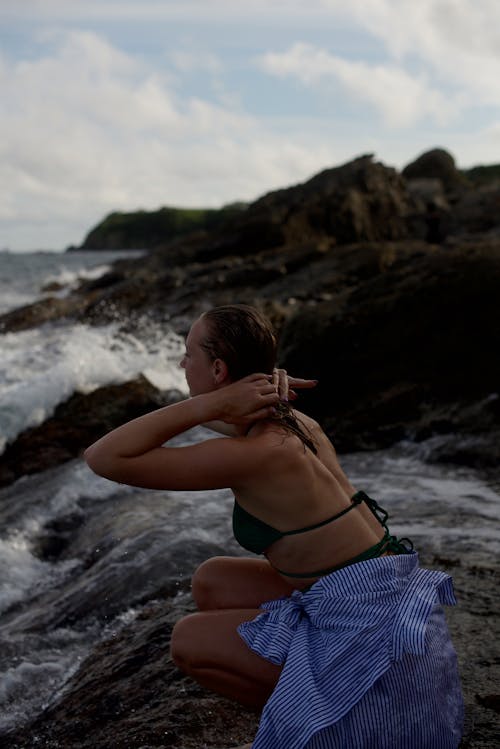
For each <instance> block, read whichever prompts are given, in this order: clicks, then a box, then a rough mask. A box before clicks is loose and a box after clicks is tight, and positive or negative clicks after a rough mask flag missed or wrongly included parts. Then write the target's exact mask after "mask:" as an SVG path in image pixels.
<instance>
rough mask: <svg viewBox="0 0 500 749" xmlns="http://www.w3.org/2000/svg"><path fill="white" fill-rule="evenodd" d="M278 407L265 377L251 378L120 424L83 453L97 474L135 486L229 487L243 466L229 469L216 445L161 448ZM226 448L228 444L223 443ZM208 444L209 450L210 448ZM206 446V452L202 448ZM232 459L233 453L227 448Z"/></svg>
mask: <svg viewBox="0 0 500 749" xmlns="http://www.w3.org/2000/svg"><path fill="white" fill-rule="evenodd" d="M277 402H278V395H277V393H276V390H275V388H274V386H273V384H272V382H270V380H269V377H268V376H266V375H262V374H255V375H250V376H249V377H245V378H244V379H242V380H239V381H238V382H235V383H233V384H231V385H227V386H225V387H222V388H220V389H218V390H213V391H211V392H209V393H203V394H202V395H197V396H194V397H193V398H188V399H187V400H184V401H180V402H179V403H174V404H172V405H170V406H165V407H164V408H160V409H157V410H156V411H153V412H151V413H149V414H146V415H144V416H141V417H139V418H137V419H134V420H133V421H130V422H128V423H126V424H123V425H122V426H121V427H118V428H117V429H114V430H113V431H112V432H109V434H106V435H105V436H104V437H102V438H101V439H99V440H98V441H97V442H95V443H94V444H93V445H91V446H90V447H89V448H87V450H86V451H85V460H86V461H87V464H88V465H89V467H90V468H91V469H92V470H93V471H94V472H95V473H97V474H99V475H101V476H104V477H105V478H109V479H111V480H113V481H118V482H120V483H126V484H131V485H133V486H144V487H150V488H165V489H168V488H170V489H176V488H177V489H196V488H210V487H213V488H217V487H221V486H230V485H231V482H232V480H233V479H234V476H235V471H236V473H237V471H238V466H239V465H240V463H241V461H239V462H237V464H236V465H235V466H234V467H231V465H230V459H229V458H230V457H231V456H230V455H229V452H228V445H227V444H226V445H225V446H224V448H223V452H222V453H220V450H219V453H217V452H216V450H217V448H220V445H215V443H219V442H220V440H208V441H207V442H206V443H202V444H201V445H192V446H189V447H182V448H169V447H164V444H165V443H167V442H168V441H169V440H171V439H172V437H175V436H177V435H179V434H182V432H185V431H187V430H188V429H191V428H192V427H194V426H197V425H200V424H204V423H207V422H211V421H222V422H224V423H228V424H233V425H245V424H250V423H252V422H253V421H256V420H258V419H261V418H266V417H268V416H269V415H270V414H271V413H272V408H273V405H274V404H276V403H277ZM223 442H225V443H227V442H228V441H227V440H223ZM209 443H211V444H209ZM204 445H206V446H207V447H206V448H205V449H200V448H203V446H204ZM231 450H232V453H233V456H232V458H233V459H234V458H236V456H235V455H234V450H235V449H234V448H231Z"/></svg>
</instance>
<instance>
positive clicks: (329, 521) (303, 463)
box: [233, 413, 384, 587]
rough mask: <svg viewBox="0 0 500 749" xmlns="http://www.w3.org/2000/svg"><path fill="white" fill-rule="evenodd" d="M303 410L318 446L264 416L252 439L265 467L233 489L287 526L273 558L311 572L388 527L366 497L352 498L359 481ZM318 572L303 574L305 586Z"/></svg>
mask: <svg viewBox="0 0 500 749" xmlns="http://www.w3.org/2000/svg"><path fill="white" fill-rule="evenodd" d="M297 417H298V419H299V423H301V424H302V426H303V427H304V428H305V431H306V432H307V433H308V434H310V435H311V437H312V438H313V440H314V446H315V448H316V451H317V452H316V454H315V453H314V452H312V451H311V450H310V449H309V448H307V447H306V446H305V445H304V443H303V441H302V440H301V439H300V438H299V437H298V436H297V435H296V434H293V433H290V432H289V431H286V430H285V429H284V428H283V427H281V426H279V425H277V424H276V423H275V422H259V423H257V424H256V425H255V426H254V427H253V428H252V429H251V430H250V432H249V433H248V435H247V436H246V438H245V439H246V441H247V445H248V449H249V454H250V455H251V454H252V453H253V452H254V451H257V453H258V455H259V465H260V470H259V471H258V472H255V474H254V475H252V476H251V477H250V479H249V481H248V482H247V483H246V485H245V486H243V487H238V488H233V491H234V494H235V499H236V502H237V504H238V507H239V508H243V511H246V513H248V514H249V515H250V516H253V517H254V518H257V519H258V521H262V523H264V524H266V525H267V526H271V528H274V529H276V530H277V531H281V532H283V533H285V534H286V535H283V536H282V537H278V538H277V539H276V540H275V541H274V542H273V543H272V544H271V545H270V546H269V548H267V549H266V550H265V554H266V556H267V558H268V559H269V561H270V562H271V564H272V565H273V566H275V567H276V568H277V569H279V570H286V571H290V572H293V573H297V574H300V575H304V574H306V573H308V572H313V571H315V570H323V569H325V568H331V567H335V566H338V565H341V564H343V563H344V562H346V561H348V560H349V559H351V558H353V557H355V556H357V555H358V554H360V553H362V552H364V551H366V550H367V549H369V548H370V547H372V546H374V545H375V544H377V543H378V542H379V541H380V540H381V539H382V538H383V536H384V528H383V527H382V526H381V524H380V522H379V521H378V519H377V518H376V517H375V515H374V513H373V512H372V511H371V510H370V508H369V507H368V506H367V505H366V504H365V503H364V502H360V503H359V504H356V505H355V506H353V504H352V498H353V496H354V495H355V494H356V489H355V487H353V486H352V484H351V483H350V482H349V480H348V479H347V477H346V476H345V474H344V472H343V471H342V469H341V467H340V465H339V462H338V459H337V455H336V452H335V449H334V447H333V445H332V444H331V442H330V441H329V440H328V438H327V437H326V435H325V434H324V432H323V431H322V430H321V428H320V427H319V425H318V424H317V422H315V421H314V420H313V419H311V418H309V417H306V416H304V415H303V414H298V413H297ZM250 460H252V458H251V457H250ZM240 515H241V513H240V512H238V516H240ZM339 515H340V517H337V516H339ZM245 517H246V518H248V515H247V514H245ZM249 519H250V520H251V518H249ZM310 526H313V527H312V528H311V527H310ZM263 530H265V529H263ZM236 531H237V528H236ZM297 531H299V532H297ZM276 535H277V534H276ZM270 537H271V538H272V537H273V534H272V533H271V534H270ZM317 577H318V575H314V574H313V575H311V577H304V578H301V579H300V582H298V587H305V586H306V585H309V584H310V583H311V581H312V580H315V579H317Z"/></svg>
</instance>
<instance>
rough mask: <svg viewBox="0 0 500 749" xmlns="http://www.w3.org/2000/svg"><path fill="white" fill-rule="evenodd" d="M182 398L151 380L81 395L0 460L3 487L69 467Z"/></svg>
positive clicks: (25, 435) (26, 434) (23, 437)
mask: <svg viewBox="0 0 500 749" xmlns="http://www.w3.org/2000/svg"><path fill="white" fill-rule="evenodd" d="M181 397H182V396H181V394H180V393H178V392H177V391H168V392H163V393H162V392H161V391H159V390H158V389H157V388H155V387H154V386H153V385H151V383H150V382H149V381H148V380H147V379H146V378H145V377H139V378H138V379H137V380H134V381H131V382H128V383H125V384H123V385H109V386H106V387H101V388H98V389H97V390H95V391H94V392H92V393H89V394H82V393H75V394H74V395H73V396H71V398H69V400H67V401H66V402H64V403H62V404H60V405H59V406H58V407H57V408H56V410H55V412H54V415H53V416H52V417H51V418H50V419H47V420H46V421H45V422H44V423H43V424H41V425H40V426H37V427H33V428H31V429H27V430H26V431H25V432H23V433H22V434H20V435H19V436H18V437H17V439H16V440H15V441H14V442H12V443H11V444H10V445H8V446H7V447H6V449H5V451H4V453H3V454H2V455H1V456H0V486H6V485H7V484H9V483H11V482H12V481H15V479H16V478H19V477H20V476H24V475H29V474H32V473H38V472H40V471H43V470H45V469H47V468H50V467H52V466H55V465H59V464H60V463H64V462H65V461H67V460H70V459H71V458H74V457H76V456H77V455H79V454H80V453H81V451H82V450H83V449H84V448H85V447H87V446H88V445H90V444H91V443H92V442H94V441H95V440H96V439H98V438H99V437H101V436H102V435H103V434H105V433H106V432H108V431H110V430H111V429H114V428H115V427H117V426H119V425H120V424H123V423H124V422H125V421H128V420H130V419H132V418H135V417H136V416H140V415H141V414H143V413H146V411H150V410H152V409H154V408H158V407H159V406H161V405H167V403H170V402H174V401H175V400H179V398H181Z"/></svg>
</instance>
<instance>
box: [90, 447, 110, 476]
mask: <svg viewBox="0 0 500 749" xmlns="http://www.w3.org/2000/svg"><path fill="white" fill-rule="evenodd" d="M83 459H84V460H85V462H86V464H87V465H88V467H89V468H90V470H91V471H93V472H94V473H96V474H97V475H98V476H102V477H103V478H105V479H111V480H113V477H112V476H111V473H112V471H111V465H110V461H109V458H108V457H107V456H105V455H103V454H102V451H101V450H99V449H98V448H96V446H95V445H90V447H87V449H86V450H85V451H84V453H83Z"/></svg>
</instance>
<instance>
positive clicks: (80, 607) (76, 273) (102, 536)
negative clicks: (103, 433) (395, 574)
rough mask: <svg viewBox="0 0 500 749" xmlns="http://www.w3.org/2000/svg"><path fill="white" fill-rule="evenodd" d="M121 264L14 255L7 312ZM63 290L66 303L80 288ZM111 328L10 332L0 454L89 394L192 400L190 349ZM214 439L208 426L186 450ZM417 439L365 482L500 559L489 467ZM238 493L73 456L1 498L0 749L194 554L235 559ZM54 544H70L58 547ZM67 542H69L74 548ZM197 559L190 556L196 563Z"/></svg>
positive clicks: (432, 550)
mask: <svg viewBox="0 0 500 749" xmlns="http://www.w3.org/2000/svg"><path fill="white" fill-rule="evenodd" d="M116 256H117V253H103V254H101V253H74V254H73V253H71V255H69V254H68V255H57V254H50V253H45V254H41V253H40V254H36V255H22V256H9V255H8V253H0V300H1V302H0V305H1V309H3V311H6V310H7V309H12V308H14V307H16V306H20V305H22V304H26V303H28V302H30V301H32V300H34V299H36V298H39V297H40V296H42V295H43V294H44V293H45V292H44V290H43V289H44V288H45V287H46V285H47V283H51V282H52V281H54V280H55V281H57V282H58V283H59V284H67V286H66V289H67V288H71V287H72V286H73V285H74V284H75V283H76V282H77V280H78V278H81V277H88V274H93V275H94V276H97V275H99V274H100V273H103V272H105V271H106V269H107V265H108V263H109V262H112V260H113V259H114V257H116ZM66 289H65V288H64V287H62V288H61V289H60V290H59V291H58V293H67V291H66ZM124 330H125V328H123V329H122V327H121V325H120V323H119V321H117V322H116V323H113V324H112V325H105V326H101V327H95V326H93V327H92V326H88V325H85V324H82V323H79V324H70V323H68V324H62V323H57V324H46V325H43V326H41V327H39V328H37V329H33V330H29V331H23V332H20V333H8V334H5V335H1V336H0V452H1V451H2V450H3V449H4V446H5V444H7V443H8V442H10V441H12V440H13V439H15V437H16V436H17V435H18V434H19V433H20V432H22V431H23V430H24V429H26V428H27V427H28V426H32V425H34V424H39V423H41V422H43V420H44V419H46V418H47V417H48V416H50V415H51V413H52V412H53V410H54V408H55V407H56V405H57V404H58V403H60V402H62V401H64V400H65V399H67V398H68V397H69V396H70V395H71V394H72V393H73V392H74V391H80V392H90V391H91V390H93V389H94V388H96V387H99V386H100V385H104V384H109V383H119V382H124V381H126V380H128V379H131V378H133V377H135V376H137V375H138V374H140V373H142V374H143V375H144V376H146V377H148V378H149V379H150V380H151V382H153V384H155V385H157V386H158V387H162V388H171V387H175V388H178V389H180V390H181V391H182V392H185V384H184V379H183V373H182V370H181V369H180V367H179V366H178V363H179V359H180V356H181V353H182V349H183V342H182V340H181V339H180V338H179V337H178V336H177V335H176V334H175V333H174V332H172V331H169V330H166V329H159V328H158V327H155V325H154V324H153V323H152V322H151V321H150V320H147V319H146V320H144V324H143V325H141V326H139V327H138V329H137V331H138V332H136V333H134V334H132V333H130V332H124ZM204 436H206V432H205V431H204V430H203V429H201V428H200V429H195V430H192V431H191V432H189V433H188V434H186V435H184V436H183V437H182V439H179V441H181V442H186V441H187V442H189V441H196V440H198V439H200V438H203V437H204ZM428 449H429V447H428V446H426V445H425V444H421V445H414V444H411V443H402V444H400V445H397V446H395V447H393V448H391V449H390V450H383V451H376V452H371V453H352V454H349V455H344V456H341V461H342V463H343V465H344V468H345V469H346V471H347V473H348V474H349V476H350V477H351V480H352V481H353V483H354V484H355V485H356V486H358V487H359V488H362V489H364V490H366V491H367V492H368V493H370V494H371V495H372V496H374V497H375V498H376V499H377V500H378V501H380V502H381V504H382V505H384V506H385V507H386V508H387V509H388V510H389V512H390V515H391V518H392V520H391V529H392V531H393V532H395V533H397V534H398V535H402V536H410V537H411V538H412V539H413V540H414V542H415V544H416V546H417V548H418V547H419V546H423V547H425V550H426V554H427V555H435V556H437V557H439V556H441V557H449V555H450V553H451V552H450V549H452V550H453V551H452V555H453V556H455V557H457V556H460V555H461V554H462V553H463V554H467V556H468V559H469V560H470V561H472V562H473V561H474V554H475V553H478V554H479V553H480V551H482V550H483V549H484V548H485V547H488V549H489V551H490V553H491V555H492V557H494V556H495V555H498V554H499V552H500V534H499V530H498V524H497V519H498V515H499V506H500V494H499V492H500V486H499V484H498V483H495V481H493V480H492V478H491V476H486V475H483V474H481V473H479V472H477V471H473V470H471V469H465V468H457V467H453V466H445V465H432V464H429V463H427V462H426V461H425V456H426V452H427V451H428ZM230 510H231V493H230V492H229V491H226V490H224V491H213V492H203V493H201V492H198V493H196V492H163V491H159V492H152V491H149V492H148V491H145V490H140V489H135V488H132V487H122V486H118V485H116V484H114V483H112V482H109V481H106V480H105V479H102V478H100V477H97V476H95V475H94V474H93V473H92V472H91V471H90V470H89V469H88V467H87V466H86V464H85V463H84V462H83V461H81V460H73V461H70V462H68V463H66V464H64V465H62V466H59V467H57V468H53V469H50V470H47V471H45V472H43V473H41V474H37V475H35V476H28V477H23V478H21V479H19V480H18V481H16V482H15V483H14V484H13V485H11V486H8V487H4V488H3V489H0V740H1V736H2V735H4V734H5V733H6V732H8V731H9V730H12V729H13V728H15V727H16V726H19V725H22V724H23V723H24V722H26V721H27V720H28V719H29V718H31V717H33V716H34V715H36V714H37V712H39V711H40V710H42V709H43V707H44V706H45V705H47V704H49V703H50V702H51V701H53V700H54V699H56V697H57V695H58V694H60V692H61V690H62V689H63V688H64V684H65V682H66V681H67V680H68V678H69V677H70V676H71V674H72V673H74V671H75V670H76V669H77V668H78V666H79V664H80V663H81V662H82V659H83V658H85V656H86V655H87V654H88V652H89V650H90V649H91V648H92V646H93V645H94V644H95V643H96V642H97V641H99V640H100V639H102V638H103V637H110V636H113V634H114V633H116V631H118V630H119V628H120V627H121V626H123V624H125V623H127V622H129V621H131V620H132V619H133V618H134V617H135V616H136V615H137V613H138V612H139V611H140V609H141V606H142V605H143V601H147V600H148V598H151V597H155V596H157V597H158V596H160V597H161V596H164V595H174V594H175V591H176V586H178V585H179V586H180V583H181V582H182V581H185V580H186V579H188V578H189V575H190V573H191V572H192V571H193V559H194V557H193V554H194V556H196V553H198V552H199V553H200V554H202V555H203V552H204V551H207V552H208V553H214V552H217V551H218V550H223V549H229V550H230V551H232V552H234V553H241V552H240V551H239V550H238V549H237V548H236V546H235V545H234V542H233V541H232V540H231V527H230ZM54 539H56V541H57V543H58V544H59V546H57V545H56V546H55V547H54ZM65 544H66V545H65ZM188 550H189V553H188Z"/></svg>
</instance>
